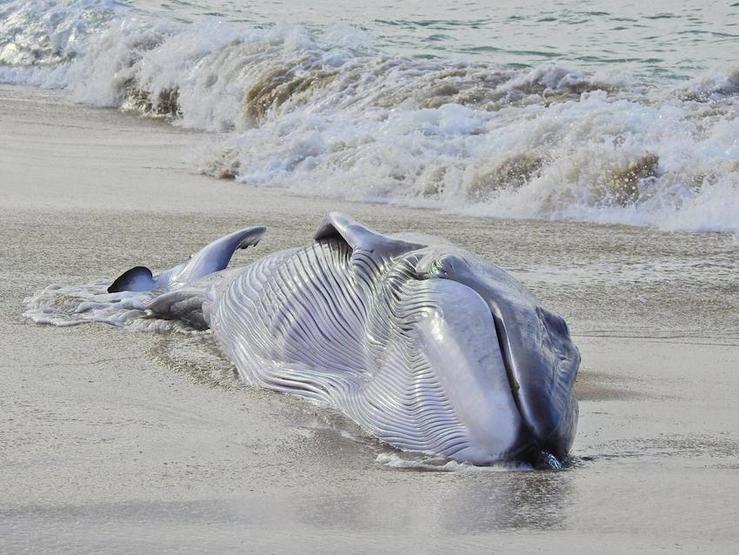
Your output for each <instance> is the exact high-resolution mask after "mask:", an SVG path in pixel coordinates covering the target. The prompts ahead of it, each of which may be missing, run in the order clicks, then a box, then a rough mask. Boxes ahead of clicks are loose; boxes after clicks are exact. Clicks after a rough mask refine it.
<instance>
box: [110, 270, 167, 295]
mask: <svg viewBox="0 0 739 555" xmlns="http://www.w3.org/2000/svg"><path fill="white" fill-rule="evenodd" d="M155 285H156V281H155V280H154V276H153V275H152V273H151V270H150V269H149V268H147V267H146V266H134V267H133V268H131V269H130V270H126V271H125V272H123V273H122V274H121V275H120V276H118V277H117V278H116V280H115V281H114V282H113V283H112V284H111V285H110V287H108V293H119V292H120V291H151V290H152V289H154V286H155Z"/></svg>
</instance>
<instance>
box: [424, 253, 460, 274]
mask: <svg viewBox="0 0 739 555" xmlns="http://www.w3.org/2000/svg"><path fill="white" fill-rule="evenodd" d="M433 268H434V269H435V270H436V275H438V276H440V277H447V276H453V275H455V274H458V273H459V272H460V271H462V270H465V269H467V268H469V264H467V261H466V260H465V259H464V258H462V257H461V256H457V255H456V254H447V255H445V256H442V257H441V258H437V259H436V260H434V264H433Z"/></svg>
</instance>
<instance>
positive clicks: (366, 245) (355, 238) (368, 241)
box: [313, 212, 426, 258]
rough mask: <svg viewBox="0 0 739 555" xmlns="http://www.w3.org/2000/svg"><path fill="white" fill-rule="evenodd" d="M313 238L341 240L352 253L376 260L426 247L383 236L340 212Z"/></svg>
mask: <svg viewBox="0 0 739 555" xmlns="http://www.w3.org/2000/svg"><path fill="white" fill-rule="evenodd" d="M313 238H314V239H315V240H316V241H321V240H325V239H341V240H343V241H344V242H345V243H346V244H347V245H349V247H351V249H352V251H362V252H363V253H365V254H369V255H371V256H373V257H374V258H392V257H394V256H399V255H401V254H404V253H406V252H410V251H413V250H417V249H421V248H423V247H425V246H426V245H423V244H420V243H413V242H409V241H404V240H402V239H396V238H395V237H392V236H390V235H383V234H382V233H378V232H377V231H374V230H372V229H370V228H368V227H367V226H365V225H364V224H362V223H360V222H358V221H356V220H353V219H352V218H349V217H348V216H345V215H344V214H341V213H339V212H330V213H329V214H328V215H327V216H326V217H325V218H324V219H323V222H321V225H320V226H319V227H318V230H316V233H315V234H314V235H313Z"/></svg>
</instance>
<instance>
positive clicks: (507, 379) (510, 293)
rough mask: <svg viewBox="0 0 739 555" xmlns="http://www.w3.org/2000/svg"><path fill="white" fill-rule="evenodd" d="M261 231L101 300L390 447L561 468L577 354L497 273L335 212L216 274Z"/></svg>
mask: <svg viewBox="0 0 739 555" xmlns="http://www.w3.org/2000/svg"><path fill="white" fill-rule="evenodd" d="M264 234H265V228H264V227H249V228H244V229H241V230H239V231H236V232H234V233H231V234H230V235H227V236H225V237H222V238H220V239H217V240H216V241H213V242H212V243H210V244H209V245H207V246H205V247H204V248H203V249H202V250H200V251H199V252H198V253H196V254H195V255H193V256H192V257H190V259H189V260H188V261H186V262H184V263H182V264H180V265H178V266H175V267H174V268H172V269H170V270H167V271H164V272H161V273H159V274H156V275H155V274H154V273H153V272H152V271H151V270H149V269H148V268H146V267H144V266H136V267H134V268H132V269H131V270H128V271H127V272H125V273H124V274H122V275H121V276H120V277H119V278H117V279H116V280H115V281H114V282H113V283H112V284H111V285H110V286H109V288H108V293H109V294H119V293H122V292H138V294H142V295H145V297H146V301H145V308H146V312H147V315H148V317H152V318H161V319H170V320H179V321H182V322H184V323H186V324H188V325H189V326H192V327H194V328H196V329H210V330H211V332H212V334H213V336H214V338H215V340H216V343H217V344H218V346H219V348H220V349H221V351H222V352H223V354H224V355H225V356H226V357H227V358H228V359H229V360H230V361H231V362H233V364H234V365H235V367H236V369H237V371H238V374H239V376H240V378H241V379H242V380H243V381H244V382H245V383H247V384H250V385H253V386H257V387H262V388H267V389H271V390H274V391H279V392H283V393H288V394H292V395H297V396H300V397H303V398H305V399H308V400H310V401H314V402H318V403H321V404H323V405H326V406H329V407H331V408H333V409H335V410H337V411H339V412H341V413H342V414H344V415H345V416H346V417H348V418H350V419H351V420H353V421H354V422H356V423H357V424H358V425H359V426H360V427H361V428H362V429H363V430H364V431H366V432H367V433H368V434H370V435H372V436H374V437H375V438H377V439H378V440H380V441H381V442H384V443H386V444H388V445H390V446H392V447H394V448H396V449H399V450H402V451H410V452H418V453H423V454H428V455H433V456H439V457H444V458H446V459H450V460H455V461H458V462H462V463H469V464H473V465H489V464H495V463H499V462H503V461H517V462H526V463H530V464H531V465H533V466H535V467H543V468H560V467H561V466H562V465H563V464H565V462H566V461H567V459H568V454H569V451H570V449H571V447H572V443H573V441H574V437H575V433H576V428H577V419H578V407H577V400H576V398H575V395H574V384H575V379H576V376H577V371H578V367H579V363H580V355H579V352H578V350H577V348H576V346H575V345H574V343H573V342H572V339H571V338H570V334H569V330H568V327H567V324H566V322H565V321H564V319H563V318H561V317H560V316H558V315H557V314H555V313H553V312H551V311H549V310H547V309H545V308H544V307H542V306H541V304H540V302H539V301H538V300H537V299H536V298H535V297H534V295H533V294H532V293H531V292H529V291H528V290H527V289H526V288H525V287H524V286H523V285H522V284H521V283H519V282H518V281H516V280H515V279H514V278H513V277H512V276H511V275H510V274H508V273H507V272H505V271H504V270H503V269H501V268H499V267H498V266H496V265H494V264H492V263H490V262H487V261H484V260H482V259H481V258H479V257H477V256H476V255H474V254H473V253H471V252H468V251H466V250H464V249H462V248H460V247H457V246H455V245H453V244H452V243H450V242H448V241H446V240H444V239H441V238H437V237H433V236H430V235H422V234H411V233H406V234H403V233H401V234H394V235H389V234H382V233H380V232H377V231H375V230H373V229H370V228H369V227H367V226H365V225H364V224H362V223H361V222H358V221H356V220H354V219H352V218H350V217H348V216H345V215H343V214H340V213H330V214H328V215H327V216H326V217H325V218H324V220H323V221H322V222H321V223H320V225H319V226H318V228H317V231H316V232H315V234H314V236H313V239H312V241H311V242H310V243H309V244H308V245H306V246H303V247H298V248H292V249H288V250H283V251H279V252H275V253H272V254H269V255H267V256H264V257H262V258H260V259H258V260H256V261H255V262H253V263H251V264H249V265H246V266H244V267H239V268H228V264H229V262H230V260H231V257H232V255H233V253H234V252H235V251H236V250H237V249H239V248H247V247H250V246H253V245H256V244H257V243H258V242H259V241H260V240H261V239H262V237H263V235H264Z"/></svg>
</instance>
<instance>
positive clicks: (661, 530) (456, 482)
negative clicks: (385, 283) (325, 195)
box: [0, 87, 739, 553]
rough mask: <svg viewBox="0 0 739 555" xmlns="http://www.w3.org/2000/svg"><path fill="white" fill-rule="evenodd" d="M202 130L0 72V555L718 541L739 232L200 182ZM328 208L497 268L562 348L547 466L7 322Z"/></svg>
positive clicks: (291, 227) (178, 355) (732, 521)
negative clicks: (422, 448) (62, 294)
mask: <svg viewBox="0 0 739 555" xmlns="http://www.w3.org/2000/svg"><path fill="white" fill-rule="evenodd" d="M208 141H209V137H208V135H205V134H199V133H190V132H186V131H182V130H178V129H176V128H173V127H171V126H169V125H167V124H166V123H164V122H160V121H145V120H141V119H138V118H135V117H133V116H129V115H126V114H120V113H117V112H113V111H108V110H97V109H92V108H86V107H80V106H75V105H72V104H70V103H69V101H67V100H66V99H65V97H64V96H63V95H61V94H58V93H54V92H48V91H47V92H44V91H38V90H31V89H24V88H12V87H0V145H1V148H0V183H2V197H0V222H1V223H0V260H2V262H3V263H2V265H1V266H0V277H1V278H2V290H3V295H2V297H1V298H0V335H1V336H2V338H3V353H4V356H3V358H2V362H0V365H1V370H0V406H2V412H1V414H0V466H1V467H2V469H3V472H2V473H1V474H0V551H3V552H30V551H61V550H67V551H84V552H89V551H100V550H104V551H107V552H137V551H165V552H173V551H177V552H202V551H204V550H208V551H248V552H265V551H267V552H305V551H306V550H308V551H320V552H346V551H352V552H389V551H394V552H397V551H398V550H403V551H409V552H424V553H425V552H440V551H450V550H455V551H488V552H489V551H491V550H504V549H506V550H508V549H521V550H525V551H544V550H547V551H550V550H555V551H558V550H565V549H567V550H568V551H574V552H590V551H592V550H593V548H595V547H596V546H597V548H598V549H600V550H605V551H608V552H623V551H624V550H629V551H632V550H633V551H655V550H664V549H668V550H672V549H686V550H690V551H696V550H698V549H701V550H707V551H714V552H731V551H733V550H734V549H735V548H736V545H737V542H739V531H737V528H736V522H737V521H738V520H739V497H738V496H737V492H738V491H739V406H738V405H737V403H736V391H738V390H739V373H738V372H737V360H739V356H738V355H739V348H738V347H737V345H739V339H738V338H739V334H738V333H737V330H739V323H737V284H736V279H735V269H736V268H735V266H734V264H735V256H736V242H735V240H734V239H732V238H731V237H728V236H726V235H719V234H702V235H698V234H695V235H691V234H667V233H659V232H656V231H651V230H647V229H639V228H629V227H624V226H594V225H587V224H574V223H562V222H526V221H507V220H479V219H470V218H462V217H456V216H453V215H449V214H439V213H437V212H432V211H424V210H410V209H405V208H398V207H389V206H373V205H360V204H350V203H343V202H337V201H330V200H320V199H310V198H298V197H294V196H290V195H287V194H285V193H284V192H281V191H278V190H268V189H254V188H249V187H246V186H244V185H239V184H237V183H234V182H231V181H219V180H214V179H210V178H207V177H204V176H200V175H198V174H197V173H195V171H194V170H193V163H192V159H193V157H192V155H191V153H192V152H193V151H197V150H198V149H200V148H203V147H204V146H205V145H206V144H207V142H208ZM329 210H341V211H344V212H347V213H349V214H351V215H353V216H354V217H357V218H359V219H362V220H365V221H366V222H367V223H368V224H370V225H372V226H375V227H377V228H378V229H381V230H384V231H396V230H401V229H403V230H409V229H413V230H417V231H423V232H427V233H437V234H439V235H442V236H446V237H448V238H450V239H452V240H453V241H455V242H458V243H460V244H462V245H463V246H465V247H467V248H470V249H471V250H474V251H477V252H479V253H481V254H482V255H483V256H485V257H486V258H488V259H489V260H491V261H493V262H497V263H499V264H501V265H502V266H504V267H506V268H509V269H511V271H512V272H513V273H514V274H515V275H516V276H517V277H519V278H520V279H521V280H522V281H523V282H524V283H525V284H526V285H528V286H529V287H531V288H532V289H533V290H534V291H535V292H536V293H537V295H538V296H539V297H540V298H541V299H542V300H543V301H544V304H545V305H546V306H549V307H551V308H552V309H554V310H555V311H557V312H559V313H561V314H562V315H563V316H565V317H566V319H567V320H568V322H569V323H570V325H571V328H572V330H573V333H574V338H575V341H576V343H577V345H578V347H579V348H580V350H581V352H582V355H583V364H582V367H581V374H580V378H579V381H578V396H579V398H580V400H581V402H580V425H579V432H578V436H577V439H576V442H575V446H574V449H573V455H574V462H573V464H572V466H571V467H570V468H569V469H567V470H565V471H563V472H500V471H498V472H470V473H466V472H455V473H449V472H438V471H434V472H424V471H420V470H403V469H398V468H393V467H391V466H388V465H387V464H383V463H382V462H380V461H378V460H377V458H378V455H382V456H383V457H385V458H381V460H385V459H387V458H388V457H389V458H390V459H391V460H393V457H394V456H395V454H394V453H393V452H392V450H390V449H388V448H386V447H384V446H382V445H380V444H378V443H377V442H375V441H373V440H372V439H371V438H368V437H366V436H364V435H363V434H362V433H361V432H359V431H358V430H357V429H356V427H355V426H353V425H352V424H351V423H350V422H347V421H346V420H345V419H343V418H342V417H340V416H337V415H336V414H334V413H332V412H331V411H329V410H326V409H323V408H321V407H316V406H314V405H311V404H308V403H306V402H303V401H300V400H298V399H294V398H290V397H287V396H283V395H278V394H275V393H271V392H266V391H259V390H254V389H250V388H246V387H243V386H242V385H240V384H239V383H238V382H237V381H236V380H235V379H234V377H233V373H232V369H231V368H230V367H229V365H228V364H227V363H226V362H224V361H223V360H222V359H221V358H220V357H219V356H218V354H217V351H215V350H214V348H213V346H212V344H211V342H210V341H209V339H208V338H207V337H202V336H185V335H182V334H171V335H170V334H147V333H136V332H127V331H121V330H118V329H114V328H112V327H108V326H104V325H89V326H78V327H73V328H54V327H51V326H39V325H35V324H32V323H29V322H28V321H26V320H24V319H23V318H22V316H21V314H22V312H23V310H24V304H23V299H24V297H26V296H29V295H31V294H33V293H34V292H35V291H37V290H38V289H40V288H43V287H45V286H46V285H49V284H51V283H79V282H87V281H90V280H91V279H93V278H98V277H106V276H107V277H114V276H116V275H117V274H118V273H120V271H121V270H123V269H125V268H128V267H130V266H132V265H134V264H136V263H143V264H146V265H148V266H150V267H152V268H155V269H162V268H167V267H170V266H172V265H174V264H176V263H178V262H180V261H181V260H182V259H183V258H184V257H185V256H186V255H187V254H189V253H190V252H193V251H195V250H196V249H197V248H199V246H200V245H202V244H204V243H205V242H207V241H209V240H210V239H211V238H213V237H217V236H219V235H220V234H222V233H225V232H227V231H230V230H232V229H234V228H236V227H239V226H243V225H257V224H260V225H266V226H268V228H269V235H268V237H267V238H266V239H265V240H264V241H263V242H262V243H261V244H260V246H259V247H258V248H257V249H254V250H253V251H252V250H251V249H250V251H247V252H245V253H239V255H238V256H237V257H236V258H235V260H234V263H235V264H240V263H245V262H248V260H249V259H250V257H256V256H261V255H263V254H264V253H267V252H271V251H273V250H276V249H279V248H284V247H287V246H293V245H299V244H303V243H305V242H306V241H307V240H309V237H310V235H311V233H312V231H313V229H314V228H315V227H316V225H317V224H318V222H319V220H320V219H321V217H322V215H323V214H324V213H325V212H327V211H329Z"/></svg>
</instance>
